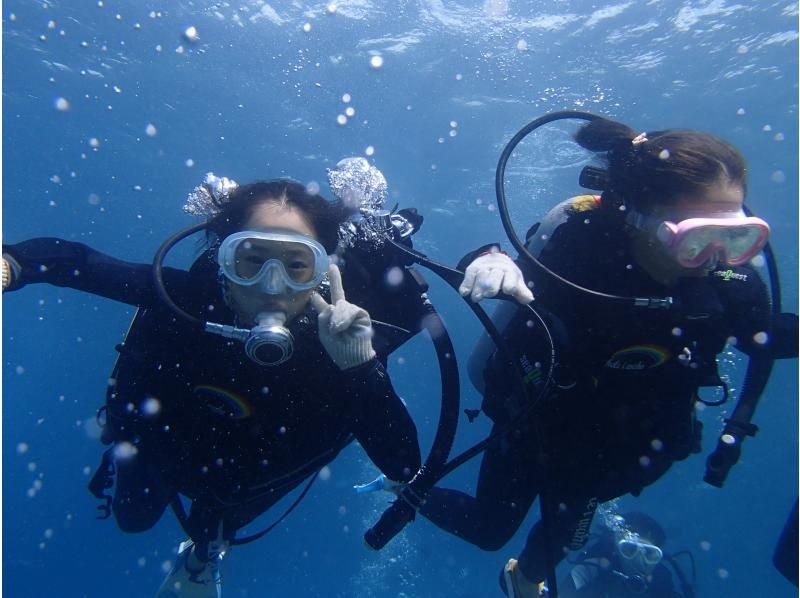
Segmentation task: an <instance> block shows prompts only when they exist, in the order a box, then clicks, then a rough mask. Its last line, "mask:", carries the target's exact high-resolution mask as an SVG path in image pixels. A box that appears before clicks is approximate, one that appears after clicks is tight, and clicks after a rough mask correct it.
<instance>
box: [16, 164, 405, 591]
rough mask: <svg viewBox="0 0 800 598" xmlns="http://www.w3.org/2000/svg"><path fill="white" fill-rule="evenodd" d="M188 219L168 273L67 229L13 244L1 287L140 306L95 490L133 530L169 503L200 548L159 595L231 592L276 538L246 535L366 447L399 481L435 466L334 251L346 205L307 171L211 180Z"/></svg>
mask: <svg viewBox="0 0 800 598" xmlns="http://www.w3.org/2000/svg"><path fill="white" fill-rule="evenodd" d="M187 211H189V212H190V213H192V214H193V215H196V216H200V217H201V218H202V219H203V222H202V223H201V224H199V225H196V226H194V227H191V229H187V231H182V233H180V234H178V235H175V236H174V237H172V238H171V239H170V240H169V241H168V242H167V243H165V244H164V245H163V246H162V248H161V249H160V250H159V253H158V254H157V259H156V264H155V266H151V265H150V264H134V263H129V262H123V261H120V260H117V259H115V258H112V257H110V256H107V255H104V254H102V253H100V252H97V251H95V250H93V249H91V248H89V247H87V246H86V245H83V244H80V243H73V242H69V241H65V240H61V239H52V238H39V239H31V240H28V241H23V242H21V243H16V244H6V245H4V247H3V290H4V292H8V291H17V290H20V289H22V288H23V287H25V286H27V285H29V284H36V283H45V284H53V285H57V286H63V287H68V288H72V289H75V290H79V291H83V292H89V293H92V294H95V295H99V296H103V297H106V298H109V299H112V300H116V301H119V302H122V303H126V304H128V305H134V306H136V307H137V308H138V309H137V313H136V316H135V317H134V320H133V322H132V324H131V326H130V329H129V332H128V334H127V335H126V338H125V341H124V342H123V343H122V344H121V345H119V346H118V347H117V348H118V351H119V353H120V355H119V358H118V360H117V363H116V365H115V368H114V371H113V373H112V375H111V377H110V379H111V384H110V385H109V387H108V390H107V394H106V405H105V407H104V408H103V409H102V410H101V414H100V417H99V421H100V424H101V427H102V437H101V439H102V441H103V442H104V443H105V444H107V445H110V447H109V449H108V450H107V451H106V453H105V454H104V458H103V463H102V465H101V467H100V469H99V470H98V472H97V474H96V475H95V477H94V478H93V480H92V483H91V484H90V489H91V490H92V491H93V493H95V495H96V496H98V497H102V498H103V499H104V504H103V505H102V506H101V507H99V508H100V509H101V512H102V513H103V515H105V516H110V515H111V514H113V516H114V518H115V520H116V522H117V524H118V526H119V527H120V529H122V530H123V531H126V532H131V533H132V532H142V531H146V530H149V529H150V528H152V527H153V525H155V523H156V522H157V521H158V520H159V519H160V518H161V516H162V515H163V513H164V511H165V510H166V509H167V507H169V506H171V507H172V508H173V510H174V511H175V513H176V515H177V516H178V519H179V520H180V522H181V525H182V527H183V529H184V530H185V532H186V533H187V535H188V537H189V540H187V541H186V542H184V543H182V544H181V546H180V547H179V550H178V555H177V558H176V559H175V566H174V567H173V569H172V571H171V572H170V574H169V575H168V577H167V579H166V580H165V581H164V583H163V584H162V586H161V588H160V590H159V591H158V596H159V597H160V598H168V597H171V596H178V597H184V598H190V597H191V598H217V597H218V596H220V595H221V592H222V589H221V588H222V584H221V569H220V566H221V564H222V562H223V558H226V557H227V555H229V552H230V548H231V546H236V545H239V544H243V543H245V542H247V541H250V540H252V539H254V538H255V537H257V536H260V535H263V533H262V534H254V536H250V537H248V538H241V537H239V536H237V531H238V530H240V529H241V528H242V527H244V526H245V525H247V524H248V523H250V522H251V521H252V520H253V519H255V518H256V517H258V516H259V515H260V514H262V513H264V512H265V511H267V510H269V509H270V508H271V507H272V506H273V505H274V504H275V503H276V502H277V501H278V500H280V499H281V498H283V497H284V496H286V495H287V494H288V493H289V492H291V491H292V490H293V489H295V488H298V487H299V486H300V485H301V484H303V482H304V481H306V480H309V482H307V483H306V486H305V490H304V491H303V492H302V493H301V494H300V496H299V498H298V499H297V500H296V501H295V503H294V505H296V504H297V502H298V501H299V500H300V498H302V497H303V496H304V495H305V492H307V491H308V489H309V488H310V482H311V481H313V479H314V478H315V477H316V472H318V471H319V470H320V469H321V468H322V467H323V466H325V465H326V464H327V463H330V462H331V461H332V460H333V459H334V458H335V457H336V455H337V454H338V453H339V452H340V451H341V450H342V449H343V448H344V447H345V446H347V445H348V444H350V443H351V442H352V441H353V440H358V441H359V443H360V444H361V446H363V448H364V449H365V451H366V453H367V455H368V456H369V457H370V458H371V460H372V461H373V462H374V463H375V464H376V465H377V467H378V468H379V469H380V470H381V471H383V472H384V474H385V475H386V476H387V477H388V478H390V479H392V480H396V481H398V482H407V481H410V480H411V479H412V478H413V477H414V475H415V474H416V473H417V471H418V470H419V467H420V462H421V458H420V452H419V446H418V442H417V433H416V428H415V426H414V423H413V421H412V420H411V418H410V416H409V414H408V411H407V410H406V408H405V406H404V405H403V403H402V401H401V400H400V398H399V397H398V396H397V394H396V393H395V391H394V389H393V388H392V385H391V381H390V379H389V377H388V375H387V373H386V370H385V367H384V364H383V363H382V362H383V361H385V360H386V356H387V353H386V352H385V351H384V347H385V346H396V344H395V345H391V344H385V343H383V342H380V343H379V342H376V343H375V345H373V340H375V341H377V340H378V337H379V336H380V333H377V334H376V333H375V325H376V324H377V323H376V322H374V321H373V320H372V318H371V317H370V314H369V313H368V312H367V310H365V309H364V308H362V307H361V306H360V305H358V304H356V303H354V302H352V296H351V295H350V293H349V290H348V293H347V295H346V294H345V288H347V287H346V286H345V284H346V283H343V277H342V273H341V272H340V270H339V268H338V266H337V264H335V263H333V260H332V259H331V258H329V255H335V253H336V251H337V247H338V245H339V229H340V227H341V226H342V225H343V224H345V223H346V221H347V218H348V217H349V215H350V213H349V211H348V210H345V209H344V208H343V207H342V205H341V203H340V202H329V201H327V200H325V199H324V198H322V197H320V196H319V195H316V194H311V193H309V192H308V191H307V190H306V188H305V187H304V186H303V185H301V184H298V183H296V182H293V181H287V180H275V181H266V182H261V183H254V184H250V185H243V186H238V185H236V184H235V183H233V181H229V180H228V179H222V178H220V177H215V176H213V175H209V176H207V177H206V180H205V181H204V182H203V184H202V185H200V186H199V187H198V188H196V189H195V190H194V192H193V193H192V194H191V195H190V198H189V202H188V203H187ZM200 230H204V231H205V233H206V240H207V244H206V246H205V249H204V250H203V251H202V253H201V254H200V255H199V257H197V259H196V260H195V261H194V263H193V264H192V266H191V268H190V269H189V270H181V269H177V268H170V267H165V266H164V265H163V258H164V256H165V255H166V253H167V252H168V251H169V249H170V248H171V247H172V246H174V244H175V243H177V242H178V241H180V240H181V239H182V238H185V237H186V236H188V234H192V232H197V231H200ZM345 255H346V252H345ZM6 301H9V302H10V303H7V305H6V307H7V309H13V300H12V299H9V298H8V297H6ZM358 302H359V303H360V299H359V300H358ZM405 332H406V338H407V337H408V336H410V335H412V334H413V333H414V332H416V331H413V332H411V331H408V330H406V331H405ZM376 347H377V349H376ZM276 424H277V425H276ZM114 478H115V479H114ZM112 486H113V495H109V494H108V493H107V491H108V490H109V489H110V488H112ZM182 497H184V498H183V499H182ZM186 498H188V499H189V501H190V503H191V506H190V508H189V509H188V513H187V510H186V509H185V507H184V506H183V500H184V499H186ZM294 505H293V506H292V507H290V509H289V510H291V508H293V507H294ZM287 514H288V512H287ZM284 516H285V515H284ZM281 519H282V518H281ZM279 521H280V520H279ZM268 529H270V528H267V530H264V532H266V531H268Z"/></svg>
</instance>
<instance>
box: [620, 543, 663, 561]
mask: <svg viewBox="0 0 800 598" xmlns="http://www.w3.org/2000/svg"><path fill="white" fill-rule="evenodd" d="M617 550H618V551H619V553H620V554H621V555H622V557H623V558H625V559H628V560H629V561H630V560H633V559H636V558H637V557H639V556H640V555H641V559H642V561H644V563H645V564H647V565H651V566H653V565H658V563H660V562H661V559H662V558H664V553H663V551H662V550H661V549H660V548H659V547H658V546H656V545H655V544H650V543H649V542H644V541H642V540H639V539H636V538H633V537H630V538H623V539H622V540H620V541H618V542H617Z"/></svg>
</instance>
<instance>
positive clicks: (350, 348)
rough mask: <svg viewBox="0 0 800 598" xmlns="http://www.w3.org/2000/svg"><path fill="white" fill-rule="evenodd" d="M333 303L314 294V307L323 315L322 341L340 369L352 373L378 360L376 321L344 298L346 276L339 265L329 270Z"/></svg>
mask: <svg viewBox="0 0 800 598" xmlns="http://www.w3.org/2000/svg"><path fill="white" fill-rule="evenodd" d="M328 278H329V279H330V282H331V304H330V305H329V304H328V303H327V302H326V301H325V299H323V298H322V297H320V295H319V294H318V293H316V292H315V293H313V294H312V295H311V305H312V306H313V307H314V309H315V310H317V313H319V318H317V322H318V324H319V340H320V342H321V343H322V346H323V347H325V350H326V351H327V352H328V355H330V357H331V359H332V360H333V362H334V363H335V364H336V365H337V366H339V369H340V370H349V369H350V368H354V367H356V366H359V365H362V364H364V363H367V362H368V361H369V360H370V359H372V358H373V357H375V350H374V349H373V348H372V320H370V317H369V314H368V313H367V311H366V310H365V309H362V308H360V307H358V306H357V305H353V304H352V303H348V302H347V301H346V300H345V298H344V288H343V287H342V274H341V272H339V268H338V267H337V266H336V264H331V265H330V267H329V268H328Z"/></svg>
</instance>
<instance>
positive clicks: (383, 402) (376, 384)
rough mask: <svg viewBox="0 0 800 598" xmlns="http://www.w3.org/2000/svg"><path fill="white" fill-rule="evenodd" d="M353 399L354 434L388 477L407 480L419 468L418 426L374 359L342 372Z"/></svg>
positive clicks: (349, 394) (350, 397) (346, 387)
mask: <svg viewBox="0 0 800 598" xmlns="http://www.w3.org/2000/svg"><path fill="white" fill-rule="evenodd" d="M342 375H343V376H344V377H345V385H346V386H345V388H344V389H343V391H344V393H346V396H348V397H349V400H351V401H352V402H353V408H354V409H353V420H354V421H353V435H354V436H355V437H356V439H357V440H358V441H359V442H360V443H361V446H363V447H364V450H365V451H366V452H367V455H368V456H369V458H370V459H371V460H372V462H373V463H375V465H377V466H378V468H379V469H380V470H381V471H382V472H383V473H384V474H385V475H386V476H387V477H388V478H389V479H391V480H395V481H404V482H406V481H408V480H410V479H411V478H412V477H414V475H415V474H416V473H417V471H418V470H419V467H420V462H421V460H420V451H419V443H418V441H417V428H416V426H415V425H414V421H413V420H412V419H411V416H410V415H409V413H408V411H407V410H406V407H405V405H403V402H402V401H401V400H400V397H398V396H397V393H395V391H394V388H392V384H391V381H390V380H389V375H388V374H387V373H386V370H385V369H384V368H383V365H382V364H381V363H380V362H379V361H378V360H377V359H373V360H372V361H370V362H368V363H366V364H364V365H362V366H359V367H357V368H353V369H351V370H346V371H345V372H342Z"/></svg>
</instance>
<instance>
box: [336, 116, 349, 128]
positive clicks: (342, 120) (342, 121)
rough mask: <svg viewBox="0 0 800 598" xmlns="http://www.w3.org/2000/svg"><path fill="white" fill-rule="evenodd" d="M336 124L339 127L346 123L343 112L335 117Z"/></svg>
mask: <svg viewBox="0 0 800 598" xmlns="http://www.w3.org/2000/svg"><path fill="white" fill-rule="evenodd" d="M336 124H337V125H339V126H340V127H343V126H345V125H346V124H347V117H346V116H345V115H344V114H340V115H339V116H337V117H336Z"/></svg>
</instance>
